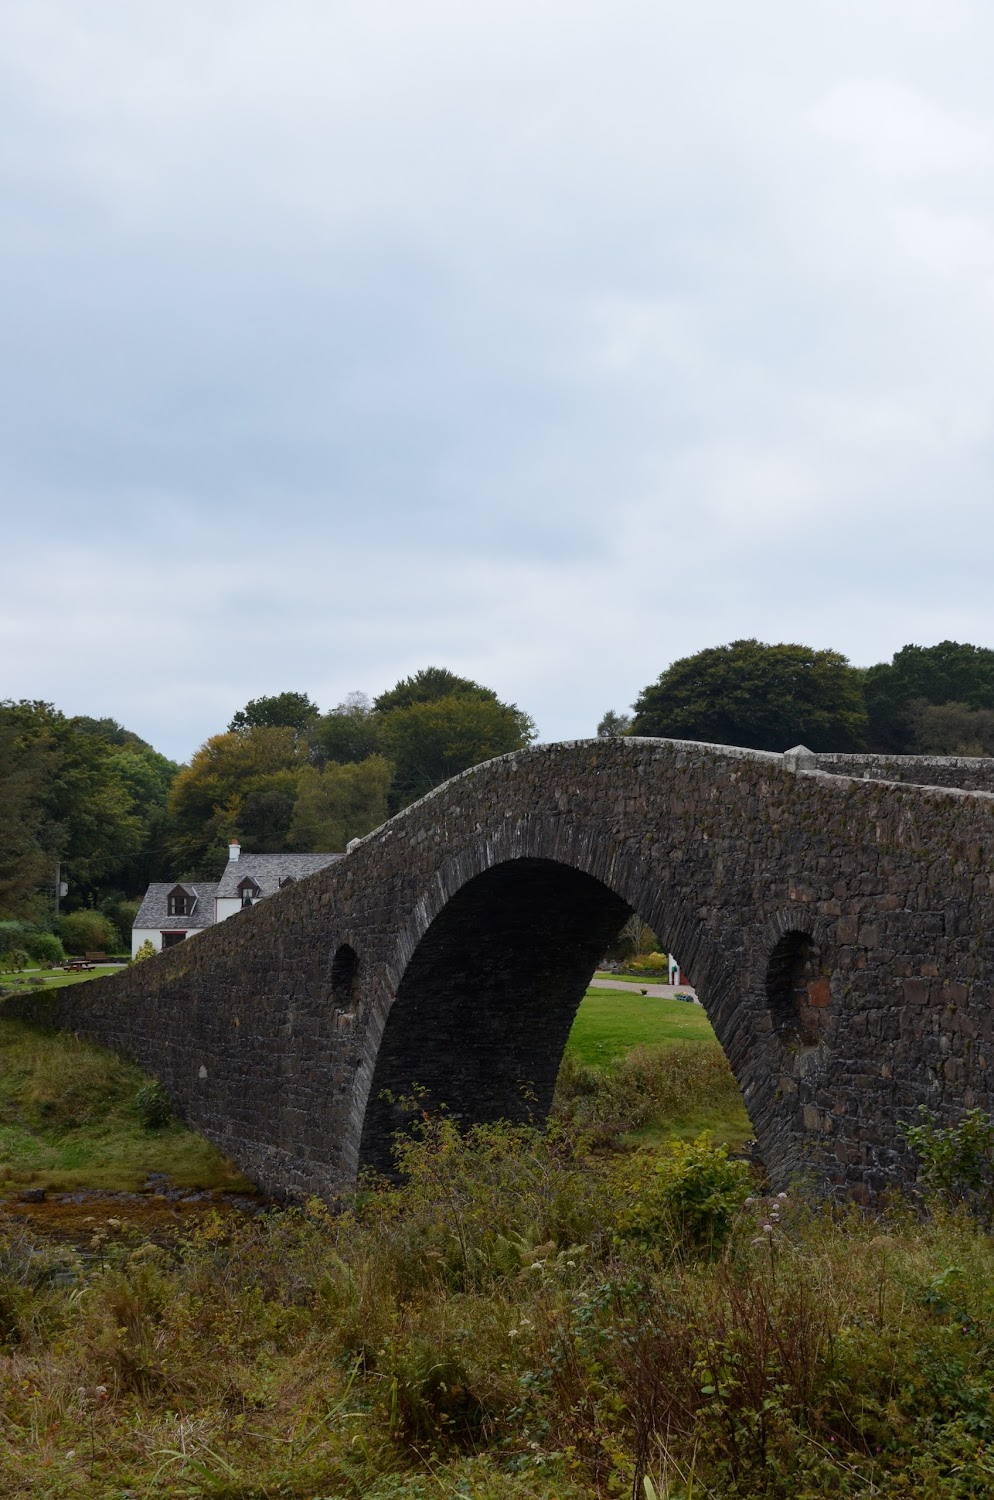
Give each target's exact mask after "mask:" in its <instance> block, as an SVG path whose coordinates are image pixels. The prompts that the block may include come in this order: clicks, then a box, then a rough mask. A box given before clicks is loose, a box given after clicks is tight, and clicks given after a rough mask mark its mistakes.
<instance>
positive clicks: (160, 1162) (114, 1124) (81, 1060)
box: [0, 1020, 247, 1193]
mask: <svg viewBox="0 0 994 1500" xmlns="http://www.w3.org/2000/svg"><path fill="white" fill-rule="evenodd" d="M148 1082H149V1080H148V1078H147V1077H146V1075H145V1074H143V1073H142V1072H141V1070H140V1069H138V1068H135V1067H132V1066H131V1065H130V1064H128V1063H124V1062H121V1061H120V1060H119V1059H118V1058H115V1057H113V1056H112V1055H111V1054H110V1053H108V1052H104V1051H102V1050H101V1049H100V1048H98V1047H93V1046H90V1045H89V1044H87V1043H85V1042H79V1041H77V1040H76V1039H75V1038H74V1037H71V1036H66V1035H62V1034H59V1033H52V1034H50V1033H46V1032H42V1031H34V1030H32V1029H31V1028H30V1027H28V1026H24V1025H22V1024H21V1023H20V1022H17V1021H9V1020H0V1193H2V1192H3V1190H4V1187H5V1186H6V1187H7V1188H8V1189H12V1188H16V1187H18V1186H24V1185H31V1186H33V1187H51V1188H64V1189H68V1188H77V1187H91V1188H113V1189H120V1190H126V1191H127V1190H134V1189H136V1188H138V1187H140V1186H141V1185H142V1183H143V1182H144V1181H145V1179H146V1178H147V1177H148V1175H149V1174H150V1173H152V1172H160V1173H163V1172H164V1173H168V1174H169V1177H170V1180H171V1181H172V1182H174V1183H175V1184H176V1185H177V1186H181V1187H202V1188H216V1189H227V1188H234V1187H246V1186H247V1184H246V1183H245V1180H244V1179H243V1178H242V1177H241V1175H240V1174H239V1173H238V1172H237V1171H236V1170H235V1169H234V1168H233V1167H232V1166H231V1165H230V1163H228V1162H226V1161H225V1160H224V1158H223V1157H222V1156H221V1154H220V1152H218V1151H217V1150H216V1149H215V1148H214V1147H213V1146H211V1145H210V1144H209V1143H208V1142H207V1141H205V1140H204V1138H203V1137H202V1136H200V1135H197V1134H196V1133H195V1132H193V1131H191V1130H187V1129H186V1128H185V1127H184V1126H183V1125H181V1124H179V1123H178V1122H176V1121H172V1122H170V1123H167V1124H164V1125H160V1126H157V1127H156V1128H149V1127H148V1126H147V1125H146V1124H145V1123H143V1119H142V1115H141V1113H140V1110H139V1104H140V1100H139V1097H138V1096H139V1091H140V1090H142V1089H143V1088H145V1086H146V1085H147V1084H148Z"/></svg>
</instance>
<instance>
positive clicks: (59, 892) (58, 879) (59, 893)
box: [55, 860, 69, 916]
mask: <svg viewBox="0 0 994 1500" xmlns="http://www.w3.org/2000/svg"><path fill="white" fill-rule="evenodd" d="M68 890H69V885H68V882H67V881H65V880H63V879H62V862H61V860H56V861H55V915H56V916H58V915H59V902H60V901H61V900H62V897H63V896H64V895H66V893H67V892H68Z"/></svg>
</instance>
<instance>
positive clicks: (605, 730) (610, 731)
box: [597, 708, 632, 740]
mask: <svg viewBox="0 0 994 1500" xmlns="http://www.w3.org/2000/svg"><path fill="white" fill-rule="evenodd" d="M631 727H632V716H631V714H619V713H615V711H614V709H613V708H609V709H608V711H607V713H606V714H605V715H604V717H603V719H601V721H600V723H599V724H598V726H597V736H598V738H599V739H602V740H613V739H617V738H619V736H621V735H623V734H628V733H629V731H630V730H631Z"/></svg>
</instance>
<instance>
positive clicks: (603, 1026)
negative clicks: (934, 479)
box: [553, 989, 752, 1148]
mask: <svg viewBox="0 0 994 1500" xmlns="http://www.w3.org/2000/svg"><path fill="white" fill-rule="evenodd" d="M553 1114H554V1118H556V1119H558V1120H560V1121H562V1122H564V1123H567V1124H569V1125H570V1126H572V1127H573V1128H575V1129H586V1130H588V1131H589V1132H590V1133H591V1135H592V1139H593V1142H594V1144H601V1145H607V1144H610V1145H612V1146H614V1147H615V1148H619V1147H620V1148H625V1147H628V1148H631V1147H633V1146H637V1145H649V1144H657V1145H658V1144H662V1143H665V1142H668V1141H671V1140H679V1139H683V1140H693V1139H694V1138H695V1137H696V1136H698V1135H700V1134H701V1133H702V1132H703V1131H709V1132H710V1133H711V1134H712V1136H713V1138H714V1139H715V1141H717V1142H722V1141H724V1142H727V1143H728V1144H729V1145H730V1146H733V1147H736V1148H739V1147H742V1146H744V1145H745V1143H746V1142H747V1141H749V1140H750V1139H751V1137H752V1125H751V1123H750V1120H749V1116H748V1115H747V1114H746V1111H745V1107H744V1105H743V1103H742V1096H741V1094H740V1093H739V1089H738V1085H737V1084H736V1082H735V1079H734V1077H733V1076H732V1072H731V1069H730V1068H729V1066H728V1063H727V1061H726V1058H725V1054H724V1052H723V1051H722V1050H721V1046H720V1045H719V1043H718V1040H717V1038H716V1037H715V1034H714V1032H713V1030H712V1029H711V1023H710V1022H709V1021H708V1018H707V1015H706V1014H705V1012H704V1010H703V1008H702V1007H701V1006H699V1005H688V1004H686V1003H685V1002H683V1001H679V1000H662V999H654V998H653V997H652V996H646V995H640V994H638V993H637V992H633V991H631V990H602V989H590V990H588V991H587V995H586V998H585V1000H584V1001H583V1003H582V1005H581V1006H580V1009H579V1011H578V1013H577V1017H576V1021H575V1022H574V1024H573V1029H572V1031H571V1032H570V1037H569V1041H568V1043H567V1047H566V1056H565V1058H564V1059H563V1066H562V1068H561V1070H560V1074H559V1083H558V1087H557V1091H556V1101H555V1105H554V1110H553Z"/></svg>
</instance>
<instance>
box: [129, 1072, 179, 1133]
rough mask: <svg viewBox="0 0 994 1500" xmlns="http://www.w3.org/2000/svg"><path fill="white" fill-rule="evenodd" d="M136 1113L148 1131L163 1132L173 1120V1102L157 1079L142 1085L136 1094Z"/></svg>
mask: <svg viewBox="0 0 994 1500" xmlns="http://www.w3.org/2000/svg"><path fill="white" fill-rule="evenodd" d="M135 1113H136V1114H137V1116H138V1118H139V1120H141V1122H142V1124H143V1125H144V1127H145V1129H146V1130H161V1129H162V1128H163V1126H164V1125H168V1124H169V1122H170V1121H171V1120H172V1118H173V1103H172V1100H171V1099H170V1097H169V1094H168V1092H167V1091H166V1089H164V1088H163V1086H162V1084H161V1083H160V1082H159V1081H158V1079H157V1078H153V1079H152V1080H151V1082H149V1083H144V1084H142V1086H141V1088H140V1089H139V1090H138V1092H137V1093H136V1094H135Z"/></svg>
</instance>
